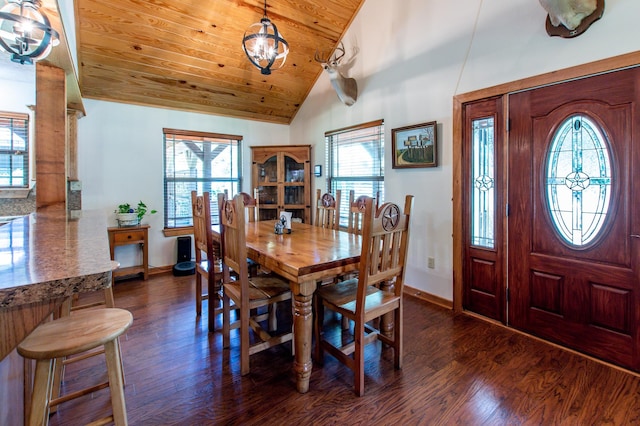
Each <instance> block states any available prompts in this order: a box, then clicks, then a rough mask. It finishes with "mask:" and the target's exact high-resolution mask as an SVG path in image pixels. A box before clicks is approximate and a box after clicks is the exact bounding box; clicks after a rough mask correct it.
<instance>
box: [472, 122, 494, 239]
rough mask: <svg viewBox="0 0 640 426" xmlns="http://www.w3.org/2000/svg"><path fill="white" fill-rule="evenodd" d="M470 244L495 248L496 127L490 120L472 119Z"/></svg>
mask: <svg viewBox="0 0 640 426" xmlns="http://www.w3.org/2000/svg"><path fill="white" fill-rule="evenodd" d="M472 132H473V142H472V143H473V153H472V156H473V158H472V159H471V176H472V180H473V192H472V194H471V197H472V201H471V244H472V245H474V246H480V247H486V248H494V247H495V235H494V227H495V169H494V167H495V146H494V138H495V127H494V122H493V117H491V118H482V119H478V120H473V123H472Z"/></svg>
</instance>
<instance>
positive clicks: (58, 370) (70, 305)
mask: <svg viewBox="0 0 640 426" xmlns="http://www.w3.org/2000/svg"><path fill="white" fill-rule="evenodd" d="M119 267H120V262H117V261H115V260H112V261H111V270H112V271H115V270H116V269H118V268H119ZM98 292H102V293H103V294H102V296H103V297H102V299H101V300H97V301H95V302H90V303H84V304H79V303H80V297H79V295H78V294H75V295H74V296H72V297H69V298H68V299H67V300H65V302H64V303H63V304H62V307H61V309H60V316H59V318H64V317H68V316H69V315H71V314H72V312H75V311H79V310H82V309H89V308H96V309H97V308H115V307H116V304H115V299H114V298H113V285H111V286H109V287H107V288H105V289H103V290H98ZM74 315H75V314H74ZM56 319H57V318H56ZM119 347H120V346H118V348H119ZM103 353H104V347H100V348H96V349H95V350H93V351H87V352H84V353H82V354H77V355H75V356H73V357H67V358H60V359H59V360H56V362H55V366H54V375H53V387H52V390H51V392H52V393H51V399H52V400H56V399H58V397H59V396H60V386H61V384H62V381H63V379H64V371H65V367H66V366H67V365H69V364H71V363H74V362H78V361H82V360H84V359H87V358H91V357H94V356H96V355H101V354H103ZM120 370H121V372H122V383H124V384H125V385H126V383H127V381H126V378H125V375H124V366H123V364H122V352H120ZM107 386H109V382H108V381H106V382H103V383H98V384H95V385H93V386H91V387H88V388H86V389H83V390H80V391H77V392H74V393H73V394H71V395H67V396H65V398H67V399H65V400H70V399H73V398H76V397H78V396H82V395H87V394H89V393H91V392H96V391H99V390H100V389H104V388H106V387H107ZM61 402H64V400H63V401H61ZM55 412H56V407H55V406H53V407H52V408H51V413H55Z"/></svg>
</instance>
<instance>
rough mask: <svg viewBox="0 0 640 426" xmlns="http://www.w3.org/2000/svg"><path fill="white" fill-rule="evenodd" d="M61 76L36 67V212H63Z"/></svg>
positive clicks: (64, 127) (64, 129)
mask: <svg viewBox="0 0 640 426" xmlns="http://www.w3.org/2000/svg"><path fill="white" fill-rule="evenodd" d="M66 120H67V96H66V81H65V72H64V70H63V69H61V68H57V67H53V66H50V65H46V64H43V63H41V62H38V63H36V133H35V145H36V185H37V186H36V188H37V189H36V211H38V210H44V209H47V210H59V209H65V208H66V200H67V176H66V171H67V169H66V164H65V156H66V139H67V137H66V133H67V124H66Z"/></svg>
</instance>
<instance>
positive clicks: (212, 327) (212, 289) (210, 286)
mask: <svg viewBox="0 0 640 426" xmlns="http://www.w3.org/2000/svg"><path fill="white" fill-rule="evenodd" d="M207 294H208V295H209V297H208V300H209V304H208V306H209V315H207V322H208V325H209V331H210V332H211V333H213V332H214V331H216V315H215V305H214V304H215V303H216V294H217V293H216V281H215V274H211V275H209V278H207Z"/></svg>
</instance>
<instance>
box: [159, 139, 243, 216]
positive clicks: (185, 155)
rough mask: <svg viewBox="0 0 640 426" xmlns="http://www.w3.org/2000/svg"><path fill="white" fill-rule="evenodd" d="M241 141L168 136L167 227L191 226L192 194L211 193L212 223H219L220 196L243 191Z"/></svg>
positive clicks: (166, 173) (166, 166)
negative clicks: (195, 192) (241, 185)
mask: <svg viewBox="0 0 640 426" xmlns="http://www.w3.org/2000/svg"><path fill="white" fill-rule="evenodd" d="M240 152H241V151H240V141H239V140H235V139H222V138H206V137H202V136H201V135H199V134H198V135H196V134H194V135H193V136H192V137H190V136H188V135H186V136H185V135H184V134H180V135H174V134H165V226H166V227H168V228H173V227H180V226H191V225H192V220H191V191H194V190H195V191H198V193H199V194H201V193H203V192H210V193H211V214H212V218H211V220H212V223H218V198H217V195H216V194H217V193H218V192H225V191H226V192H227V194H228V195H229V196H230V197H233V196H234V195H235V194H237V193H238V192H239V190H240V180H241V175H240V174H241V170H242V167H241V159H240Z"/></svg>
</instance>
